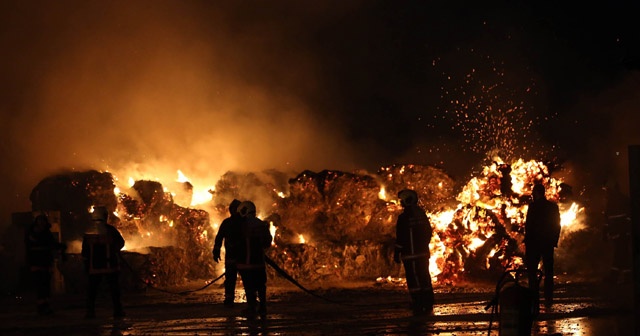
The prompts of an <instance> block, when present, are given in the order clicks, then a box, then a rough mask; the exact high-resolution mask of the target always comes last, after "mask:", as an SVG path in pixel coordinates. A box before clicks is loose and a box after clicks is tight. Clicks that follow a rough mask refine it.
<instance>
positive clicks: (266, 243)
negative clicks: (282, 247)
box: [262, 222, 273, 249]
mask: <svg viewBox="0 0 640 336" xmlns="http://www.w3.org/2000/svg"><path fill="white" fill-rule="evenodd" d="M262 237H263V238H264V240H263V241H262V243H263V245H262V247H263V248H265V249H266V248H268V247H270V246H271V243H272V242H273V236H272V235H271V231H269V224H267V223H266V222H264V225H263V227H262Z"/></svg>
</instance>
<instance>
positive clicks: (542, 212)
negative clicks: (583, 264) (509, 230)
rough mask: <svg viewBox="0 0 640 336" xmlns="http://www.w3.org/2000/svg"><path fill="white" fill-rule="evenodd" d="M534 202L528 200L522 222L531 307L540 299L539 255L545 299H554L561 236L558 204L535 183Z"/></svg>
mask: <svg viewBox="0 0 640 336" xmlns="http://www.w3.org/2000/svg"><path fill="white" fill-rule="evenodd" d="M531 196H532V198H533V202H531V204H529V209H528V210H527V215H526V221H525V225H524V230H525V232H524V245H525V257H524V259H525V266H526V267H527V273H528V278H529V279H528V280H529V288H530V289H531V291H532V293H533V295H534V301H535V303H534V309H535V310H536V311H537V310H538V307H539V302H540V298H539V296H540V292H539V291H540V287H539V286H540V284H539V278H538V264H539V263H540V259H542V264H543V269H544V273H543V275H544V299H545V305H546V306H547V307H550V306H551V304H552V302H553V253H554V249H555V248H556V247H558V240H559V239H560V209H559V208H558V204H556V203H555V202H552V201H549V200H547V198H546V196H545V188H544V186H543V185H542V184H536V185H535V186H534V187H533V191H532V192H531Z"/></svg>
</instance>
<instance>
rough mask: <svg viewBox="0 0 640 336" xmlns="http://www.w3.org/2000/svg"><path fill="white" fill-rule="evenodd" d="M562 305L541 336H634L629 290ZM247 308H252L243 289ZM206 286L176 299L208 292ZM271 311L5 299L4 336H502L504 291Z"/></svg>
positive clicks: (352, 300)
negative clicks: (120, 315)
mask: <svg viewBox="0 0 640 336" xmlns="http://www.w3.org/2000/svg"><path fill="white" fill-rule="evenodd" d="M557 282H558V285H557V288H556V297H557V301H556V303H555V304H554V306H553V307H552V308H551V309H550V310H545V309H544V307H543V308H542V310H541V312H540V315H539V316H538V319H537V321H535V322H534V323H533V327H532V330H533V331H532V334H533V335H634V327H635V325H634V322H633V319H632V315H633V314H632V312H633V310H632V309H631V305H630V302H631V301H630V300H631V296H632V295H631V287H630V284H626V285H625V284H611V283H602V282H601V281H588V280H583V279H568V278H566V277H564V276H559V277H558V279H557ZM238 284H239V288H238V290H237V299H238V301H242V300H243V295H242V287H241V283H238ZM202 285H203V282H200V283H190V284H188V285H187V286H185V287H181V288H173V289H171V290H169V291H170V292H175V293H178V292H183V291H185V290H193V289H199V288H201V287H202ZM268 292H269V294H268V299H269V308H268V315H267V318H266V319H264V320H262V319H260V318H257V319H247V318H245V317H242V316H241V314H240V311H241V310H242V308H243V307H244V304H243V303H242V302H240V303H238V304H236V306H235V307H233V308H226V307H224V306H223V304H222V297H223V288H222V287H221V284H218V283H214V284H213V285H211V286H209V287H207V288H205V289H202V290H199V291H193V292H188V293H182V294H172V293H168V292H163V291H158V290H155V289H148V290H147V291H146V292H142V293H140V292H138V293H126V294H125V295H124V297H123V302H124V306H125V310H126V313H127V317H125V318H124V319H121V320H116V319H113V318H112V317H111V308H110V300H109V297H108V291H107V290H106V289H105V290H104V291H103V292H102V296H101V297H100V298H99V300H98V307H97V315H98V316H97V318H95V319H90V320H87V319H84V318H83V315H84V306H83V302H84V301H83V300H84V299H83V296H82V295H80V294H58V295H55V296H54V297H53V300H52V307H53V309H54V310H55V312H54V314H53V315H51V316H38V315H36V313H35V300H34V298H33V297H32V294H29V293H26V294H25V295H24V296H16V295H14V296H6V295H5V296H4V297H3V298H2V300H3V302H2V303H3V304H2V307H1V309H0V314H1V315H0V321H1V324H0V335H267V334H271V335H431V334H437V335H441V336H447V335H489V321H493V323H492V330H491V335H498V331H497V329H498V328H499V324H498V322H497V321H499V320H500V318H501V317H500V316H499V315H497V314H492V312H491V310H485V306H486V305H487V303H488V301H489V300H491V299H492V298H493V297H494V294H495V284H490V283H465V284H459V285H457V286H436V306H435V309H434V313H433V315H432V316H426V317H413V316H412V315H411V313H410V311H409V309H408V308H409V298H408V294H407V291H406V288H405V287H403V286H402V285H398V284H392V283H376V282H375V281H373V280H372V281H363V282H354V283H349V284H330V285H325V286H322V287H315V288H312V292H313V293H314V294H315V296H314V295H310V294H308V293H306V292H304V291H302V290H301V289H299V288H297V287H295V286H293V285H291V284H288V283H286V282H284V281H272V282H271V283H270V284H269V288H268Z"/></svg>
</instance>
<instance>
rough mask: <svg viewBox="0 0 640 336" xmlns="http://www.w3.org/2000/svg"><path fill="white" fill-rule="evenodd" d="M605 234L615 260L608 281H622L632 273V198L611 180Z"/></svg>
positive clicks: (607, 187)
mask: <svg viewBox="0 0 640 336" xmlns="http://www.w3.org/2000/svg"><path fill="white" fill-rule="evenodd" d="M604 189H605V191H606V196H605V197H606V204H605V225H604V235H605V239H606V240H608V241H609V242H610V243H611V245H612V248H613V256H612V257H613V260H612V261H611V268H610V270H609V274H608V275H607V277H606V278H605V280H606V281H607V282H613V283H622V282H624V281H625V279H626V277H627V276H628V275H630V273H631V255H632V253H631V217H630V208H629V207H630V199H629V198H628V197H627V196H626V195H625V194H623V193H622V191H621V190H620V186H619V185H618V184H617V183H615V182H609V183H607V185H606V186H605V188H604Z"/></svg>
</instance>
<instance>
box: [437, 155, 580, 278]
mask: <svg viewBox="0 0 640 336" xmlns="http://www.w3.org/2000/svg"><path fill="white" fill-rule="evenodd" d="M503 164H504V163H503V162H502V160H501V159H499V158H496V159H495V160H494V162H493V163H492V164H491V165H489V166H485V167H484V168H483V169H482V172H481V174H480V175H479V176H475V177H473V178H471V179H470V180H469V182H468V183H467V184H466V185H465V186H464V187H463V189H462V191H461V192H460V193H459V194H458V195H457V196H456V200H457V201H458V202H459V204H458V205H457V206H456V207H455V208H448V209H442V210H440V211H436V212H432V213H427V215H428V216H429V219H430V222H431V225H432V227H433V237H432V239H431V242H430V245H429V247H430V250H431V259H430V262H429V271H430V273H431V276H432V279H433V280H434V282H439V281H442V280H446V279H449V280H453V279H455V277H457V275H458V274H459V273H460V272H463V271H464V270H465V269H464V266H465V260H466V258H470V257H474V256H476V255H477V256H478V257H480V258H484V259H482V260H478V261H482V265H483V267H485V268H486V269H490V268H491V267H493V266H492V265H495V263H500V264H502V266H503V267H506V266H507V265H509V266H510V267H513V266H517V265H521V264H522V258H520V257H519V256H517V255H512V254H505V253H506V252H505V251H506V249H507V247H508V248H509V249H510V250H513V249H516V250H519V249H521V242H522V232H523V230H524V222H525V219H526V213H527V210H528V205H527V203H528V202H526V197H527V196H529V195H530V194H531V188H532V186H533V184H534V183H543V184H544V185H545V187H546V191H547V192H546V196H547V198H548V199H549V200H552V201H555V202H558V200H559V199H560V197H559V192H560V189H561V188H560V185H561V184H562V180H561V179H555V178H552V177H550V175H549V171H548V168H547V167H546V166H545V165H544V164H543V163H542V162H539V161H535V160H530V161H524V160H523V159H518V160H517V161H515V162H514V163H513V164H511V172H510V176H509V177H507V178H510V181H511V183H512V188H511V191H512V192H513V194H514V195H517V196H518V197H511V195H502V191H501V190H500V183H501V178H504V177H503V176H502V172H501V171H500V169H499V168H500V166H501V165H503ZM440 186H441V184H438V187H440ZM558 205H559V208H560V215H561V225H562V234H563V235H564V234H567V233H571V232H573V231H577V230H581V229H583V228H584V224H582V222H583V219H584V208H583V207H581V206H580V205H579V204H577V203H572V204H570V205H569V204H563V203H558ZM497 229H500V230H501V231H500V232H501V234H500V235H495V234H496V233H497V232H498V231H497Z"/></svg>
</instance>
